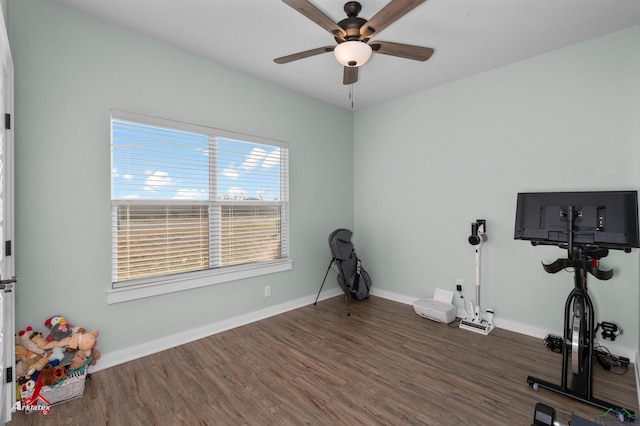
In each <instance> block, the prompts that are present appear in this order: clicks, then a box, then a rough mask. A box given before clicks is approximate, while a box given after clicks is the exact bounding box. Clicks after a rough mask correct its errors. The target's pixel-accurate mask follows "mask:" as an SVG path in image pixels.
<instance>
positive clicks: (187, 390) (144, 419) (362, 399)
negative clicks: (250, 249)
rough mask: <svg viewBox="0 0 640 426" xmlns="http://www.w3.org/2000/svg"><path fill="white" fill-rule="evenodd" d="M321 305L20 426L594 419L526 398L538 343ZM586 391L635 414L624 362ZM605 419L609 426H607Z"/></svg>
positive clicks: (581, 409)
mask: <svg viewBox="0 0 640 426" xmlns="http://www.w3.org/2000/svg"><path fill="white" fill-rule="evenodd" d="M351 310H352V315H351V316H350V317H348V316H346V315H345V312H346V311H345V304H344V298H343V297H335V298H332V299H329V300H325V301H322V302H319V303H318V305H317V306H313V305H311V306H306V307H303V308H300V309H297V310H294V311H291V312H287V313H284V314H281V315H278V316H275V317H271V318H268V319H265V320H262V321H259V322H256V323H253V324H249V325H246V326H243V327H239V328H236V329H233V330H230V331H227V332H224V333H220V334H217V335H214V336H210V337H207V338H205V339H201V340H198V341H195V342H192V343H189V344H186V345H183V346H179V347H176V348H173V349H170V350H167V351H164V352H161V353H158V354H155V355H151V356H147V357H145V358H142V359H139V360H136V361H132V362H129V363H126V364H122V365H119V366H116V367H113V368H109V369H106V370H102V371H99V372H97V373H94V374H93V375H92V377H91V379H90V380H88V381H87V385H86V388H85V393H84V396H83V397H82V398H79V399H76V400H73V401H68V402H65V403H62V404H58V405H54V406H53V407H52V412H51V414H50V415H49V416H39V415H38V414H29V415H27V414H24V413H15V414H14V416H13V421H12V422H11V423H10V424H11V425H13V426H17V425H40V424H46V425H117V426H119V425H269V424H277V425H302V424H307V425H485V426H486V425H527V426H528V425H530V424H531V422H532V419H533V411H534V406H535V404H536V402H543V403H545V404H548V405H551V406H553V407H555V408H556V410H557V412H558V420H559V421H560V422H561V423H563V424H567V423H568V421H569V419H570V416H571V413H576V414H578V415H581V416H582V417H585V418H587V419H590V420H593V419H595V418H598V416H600V415H601V414H602V412H603V410H601V409H599V408H596V407H592V406H590V405H587V404H583V403H580V402H577V401H574V400H572V399H570V398H567V397H564V396H561V395H558V394H556V393H553V392H550V391H547V390H540V391H537V392H536V391H534V390H533V389H532V388H531V386H529V385H528V384H527V376H528V375H534V376H536V377H538V378H540V379H546V380H549V381H551V382H554V383H559V381H560V370H561V359H562V358H561V356H560V355H559V354H557V353H554V352H551V351H550V350H548V349H547V348H545V347H544V345H543V343H542V341H541V340H540V339H536V338H532V337H527V336H524V335H520V334H517V333H513V332H509V331H505V330H501V329H496V330H494V331H493V332H492V333H491V334H490V335H489V336H483V335H480V334H476V333H473V332H469V331H465V330H460V329H459V328H457V327H453V326H448V325H445V324H440V323H435V322H432V321H429V320H427V319H423V318H420V317H419V316H417V315H416V314H415V313H414V312H413V308H412V307H411V306H410V305H404V304H400V303H396V302H392V301H389V300H385V299H381V298H376V297H371V298H369V299H367V300H364V301H361V302H352V304H351ZM594 394H595V395H594V396H596V397H598V398H600V399H604V400H606V401H610V402H614V403H616V404H619V405H622V406H625V407H628V408H630V409H632V410H635V411H636V412H638V398H637V395H636V385H635V379H634V371H633V366H630V367H629V371H627V372H626V374H624V375H616V374H613V373H611V372H607V371H605V370H604V369H603V368H601V367H600V366H599V365H596V366H595V375H594ZM613 420H614V419H613V418H612V417H607V418H606V424H607V425H609V424H617V423H614V422H613Z"/></svg>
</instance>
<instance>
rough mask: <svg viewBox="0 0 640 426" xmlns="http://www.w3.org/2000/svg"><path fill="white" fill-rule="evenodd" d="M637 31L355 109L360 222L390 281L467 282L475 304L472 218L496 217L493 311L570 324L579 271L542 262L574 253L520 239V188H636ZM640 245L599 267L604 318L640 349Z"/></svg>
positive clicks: (410, 291) (516, 320) (486, 264)
mask: <svg viewBox="0 0 640 426" xmlns="http://www.w3.org/2000/svg"><path fill="white" fill-rule="evenodd" d="M639 32H640V31H639V28H638V27H634V28H631V29H627V30H624V31H620V32H616V33H613V34H609V35H606V36H603V37H599V38H596V39H593V40H590V41H586V42H583V43H580V44H576V45H574V46H571V47H567V48H564V49H560V50H557V51H554V52H551V53H547V54H544V55H541V56H538V57H534V58H531V59H528V60H525V61H521V62H518V63H515V64H512V65H509V66H505V67H501V68H499V69H495V70H492V71H489V72H486V73H483V74H479V75H475V76H472V77H469V78H466V79H463V80H459V81H456V82H453V83H450V84H446V85H443V86H440V87H437V88H434V89H432V90H428V91H424V92H421V93H417V94H415V95H412V96H408V97H405V98H402V99H398V100H395V101H392V102H386V103H384V104H382V105H379V106H375V107H371V108H368V109H365V110H362V111H358V112H356V114H355V138H354V143H355V158H356V168H355V223H356V230H355V232H356V234H357V235H358V238H359V240H358V241H359V243H360V247H361V249H360V251H361V253H360V255H361V257H362V258H363V259H366V261H367V265H368V267H369V268H370V273H371V276H372V277H374V278H375V280H376V285H377V286H378V288H383V289H385V290H387V291H390V292H394V293H399V294H403V295H408V296H412V297H416V296H418V297H425V296H431V295H432V294H433V291H434V289H435V288H436V287H441V288H445V289H448V290H452V291H453V290H455V283H456V279H457V278H462V279H463V280H464V295H465V297H466V298H467V300H475V286H474V283H475V254H474V248H473V247H472V246H470V245H469V244H468V243H467V236H468V235H469V233H470V224H471V222H472V221H475V220H476V219H486V220H487V235H488V242H487V244H486V245H485V247H484V249H483V261H482V267H483V275H482V305H483V307H484V308H489V307H491V308H493V309H494V310H495V313H496V319H497V322H498V324H499V325H500V321H501V320H502V323H503V324H508V325H509V326H514V325H515V326H516V327H515V328H522V327H521V326H527V327H533V328H538V329H540V330H551V331H558V332H561V331H562V323H563V310H564V303H565V299H566V297H567V296H568V294H569V292H570V291H571V289H572V287H573V278H572V277H573V275H572V274H571V273H564V272H561V273H558V274H555V275H551V274H548V273H546V272H544V270H543V269H542V266H541V264H540V262H545V263H548V262H551V261H553V260H555V259H556V258H559V257H566V252H563V251H562V250H560V249H559V248H556V247H532V246H531V245H530V244H529V243H526V242H523V241H514V239H513V232H514V223H515V207H516V194H517V193H518V192H525V191H556V190H558V191H560V190H596V189H597V190H604V189H638V187H639V184H640V161H639V159H640V119H639V117H640V49H639V46H640V36H639ZM425 72H428V71H425ZM639 252H640V250H634V251H633V252H632V253H631V254H625V253H623V252H616V251H613V252H611V254H610V255H609V257H607V258H605V259H603V261H602V264H601V265H602V267H603V268H604V269H609V268H613V269H614V272H615V275H614V277H613V279H611V280H610V281H598V280H596V279H594V278H591V279H590V281H589V290H590V293H591V295H592V298H593V299H594V304H595V308H596V314H597V315H596V321H602V320H608V321H615V322H617V323H619V324H620V325H621V326H622V327H623V329H624V334H623V335H622V336H621V337H620V338H618V339H617V340H616V342H615V343H616V344H618V345H621V346H625V347H627V348H630V349H633V350H634V351H635V350H637V348H638V333H639V331H638V322H639V318H638V315H639V311H638V300H639V295H638V288H639V285H638V284H639V279H638V270H639ZM456 301H457V304H458V306H459V307H462V306H463V305H462V303H461V301H460V300H459V299H458V298H457V297H456ZM609 343H611V342H609Z"/></svg>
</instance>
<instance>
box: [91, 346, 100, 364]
mask: <svg viewBox="0 0 640 426" xmlns="http://www.w3.org/2000/svg"><path fill="white" fill-rule="evenodd" d="M100 358H102V353H100V351H99V350H98V348H96V347H95V346H94V347H93V349H91V365H96V364H97V363H98V360H99V359H100Z"/></svg>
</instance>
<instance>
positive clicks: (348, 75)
mask: <svg viewBox="0 0 640 426" xmlns="http://www.w3.org/2000/svg"><path fill="white" fill-rule="evenodd" d="M356 81H358V67H344V75H343V77H342V84H345V85H346V84H353V83H355V82H356Z"/></svg>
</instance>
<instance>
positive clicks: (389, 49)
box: [369, 41, 434, 61]
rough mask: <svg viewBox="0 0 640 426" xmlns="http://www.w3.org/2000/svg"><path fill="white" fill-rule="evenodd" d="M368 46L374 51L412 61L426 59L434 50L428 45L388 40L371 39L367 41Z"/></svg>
mask: <svg viewBox="0 0 640 426" xmlns="http://www.w3.org/2000/svg"><path fill="white" fill-rule="evenodd" d="M369 46H371V49H372V50H373V51H374V52H375V53H382V54H383V55H391V56H398V57H400V58H407V59H413V60H414V61H426V60H427V59H429V58H430V57H431V55H433V52H434V50H433V49H432V48H430V47H422V46H412V45H410V44H403V43H392V42H390V41H372V42H371V43H369Z"/></svg>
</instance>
